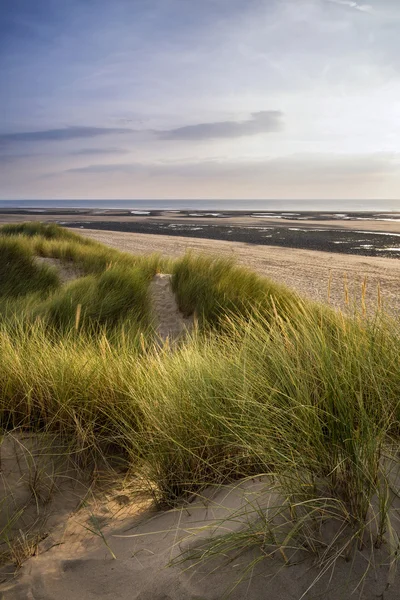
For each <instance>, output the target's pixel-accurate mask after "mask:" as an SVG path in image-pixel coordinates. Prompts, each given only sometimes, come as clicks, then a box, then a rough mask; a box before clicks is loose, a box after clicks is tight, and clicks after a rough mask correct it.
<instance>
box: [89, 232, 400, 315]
mask: <svg viewBox="0 0 400 600" xmlns="http://www.w3.org/2000/svg"><path fill="white" fill-rule="evenodd" d="M79 233H80V234H81V235H84V236H87V237H90V238H93V239H96V240H98V241H99V242H102V243H104V244H108V245H109V246H113V247H114V248H118V249H120V250H124V251H126V252H132V253H135V254H147V253H149V252H160V253H161V254H163V255H168V256H172V257H176V256H180V255H182V254H183V253H184V252H185V251H187V250H193V251H196V252H206V253H210V254H214V255H217V256H233V257H234V258H235V259H236V260H237V261H238V262H239V263H240V264H242V265H245V266H247V267H249V268H250V269H253V270H254V271H257V272H258V273H260V274H261V275H264V276H267V277H270V278H272V279H274V280H276V281H279V282H281V283H285V284H286V285H288V286H290V287H292V288H294V289H296V290H297V291H298V292H300V293H301V294H304V295H306V296H308V297H310V298H313V299H314V300H319V301H323V302H326V301H327V299H328V288H329V286H330V299H331V302H332V304H333V305H335V306H338V307H342V308H343V307H344V306H345V287H346V279H347V281H348V288H349V296H350V297H352V298H357V299H359V298H360V297H361V293H362V286H363V282H364V279H365V278H367V301H368V303H369V304H370V305H374V304H376V301H377V297H378V285H380V287H381V292H382V297H383V298H384V300H385V302H386V305H387V306H388V307H390V308H392V309H396V310H400V260H397V259H392V258H379V257H378V258H375V257H366V256H355V255H350V254H332V253H329V252H317V251H313V250H299V249H292V248H279V247H276V246H258V245H254V244H243V243H241V242H225V241H219V240H205V239H194V238H187V237H170V236H163V235H150V234H134V233H121V232H116V231H98V230H90V229H86V230H80V231H79ZM330 278H331V284H330V283H329V282H330Z"/></svg>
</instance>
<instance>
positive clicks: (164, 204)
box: [0, 199, 400, 212]
mask: <svg viewBox="0 0 400 600" xmlns="http://www.w3.org/2000/svg"><path fill="white" fill-rule="evenodd" d="M0 208H8V209H10V208H11V209H12V208H22V209H50V208H75V209H79V208H99V209H126V210H128V209H133V210H134V209H138V210H140V209H142V210H152V209H154V210H177V211H179V210H218V211H224V210H227V211H228V210H229V211H231V210H242V211H247V210H249V211H261V212H264V211H296V212H303V211H318V212H319V211H326V212H343V211H344V212H355V211H357V212H358V211H360V212H398V211H399V212H400V200H246V199H243V200H137V199H136V200H118V199H115V200H96V199H91V200H29V199H28V200H0Z"/></svg>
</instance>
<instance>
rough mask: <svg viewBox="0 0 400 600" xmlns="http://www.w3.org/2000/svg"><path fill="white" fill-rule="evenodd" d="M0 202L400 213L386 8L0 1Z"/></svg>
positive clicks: (311, 1) (385, 1)
mask: <svg viewBox="0 0 400 600" xmlns="http://www.w3.org/2000/svg"><path fill="white" fill-rule="evenodd" d="M0 72H1V74H2V85H1V86H0V197H1V198H3V199H14V198H15V199H19V198H113V197H114V198H246V197H248V198H318V199H320V198H326V199H334V198H339V199H340V198H395V199H396V198H398V197H399V189H400V154H399V150H400V148H399V144H400V141H399V140H400V2H398V1H397V0H369V2H368V3H367V2H364V1H362V0H359V2H355V1H354V2H353V1H352V0H240V1H239V0H202V1H201V2H197V1H196V2H195V1H192V0H113V2H111V1H109V0H80V1H78V0H69V1H68V2H61V0H36V1H35V2H33V1H32V0H12V1H11V0H3V1H2V2H1V3H0Z"/></svg>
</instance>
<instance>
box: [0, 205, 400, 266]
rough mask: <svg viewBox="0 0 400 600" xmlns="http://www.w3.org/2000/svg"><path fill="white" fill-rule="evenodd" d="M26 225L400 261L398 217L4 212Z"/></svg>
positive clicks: (2, 219) (6, 218) (3, 219)
mask: <svg viewBox="0 0 400 600" xmlns="http://www.w3.org/2000/svg"><path fill="white" fill-rule="evenodd" d="M334 217H335V218H334ZM24 221H44V222H55V223H58V224H59V225H62V226H65V227H71V228H75V229H80V230H84V229H97V230H103V231H115V232H126V233H133V234H141V235H142V234H147V235H169V236H173V237H189V238H193V239H206V240H223V241H228V242H235V243H247V244H255V245H264V246H279V247H283V248H297V249H302V250H315V251H322V252H329V253H335V254H336V253H338V254H346V255H359V256H370V257H385V258H400V214H399V213H320V212H318V213H317V212H313V213H311V212H302V213H279V212H274V213H272V212H271V213H252V212H250V211H224V212H213V213H210V212H206V211H195V212H189V211H156V210H153V211H151V210H149V211H138V210H136V211H126V210H125V211H121V210H117V209H115V210H93V209H79V210H77V209H73V210H65V209H49V210H44V209H43V210H41V209H32V210H26V209H21V210H19V211H16V210H13V211H10V210H5V209H2V210H1V209H0V224H2V223H8V222H24Z"/></svg>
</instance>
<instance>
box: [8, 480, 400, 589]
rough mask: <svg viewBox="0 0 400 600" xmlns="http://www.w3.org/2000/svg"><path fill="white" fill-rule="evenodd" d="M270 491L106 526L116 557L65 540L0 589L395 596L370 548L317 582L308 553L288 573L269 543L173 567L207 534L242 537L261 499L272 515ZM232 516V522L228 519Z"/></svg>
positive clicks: (210, 499)
mask: <svg viewBox="0 0 400 600" xmlns="http://www.w3.org/2000/svg"><path fill="white" fill-rule="evenodd" d="M263 486H264V490H263ZM265 486H266V482H264V483H262V482H248V483H246V484H240V485H238V486H229V487H225V488H222V489H221V490H220V491H219V492H218V493H217V494H215V493H214V492H213V491H212V490H208V493H206V494H205V496H204V497H203V499H201V500H199V501H197V502H195V503H193V504H190V505H188V506H187V507H184V508H181V509H177V510H173V511H169V512H164V513H161V512H160V513H157V514H155V515H154V514H153V515H151V514H149V515H148V518H143V515H142V516H141V518H138V517H136V518H130V519H126V520H125V521H124V522H122V523H120V524H119V527H118V528H115V527H114V529H111V530H110V529H107V528H105V529H104V530H103V533H104V535H105V538H106V539H107V542H108V544H109V546H110V548H112V551H113V552H114V554H115V557H116V558H115V559H113V558H112V557H111V555H110V553H109V551H108V550H107V548H106V546H105V545H104V543H103V542H102V541H101V540H100V539H99V537H96V538H94V539H92V540H91V541H90V542H89V541H87V543H85V544H81V546H80V547H77V546H76V544H75V545H71V544H70V543H67V540H64V542H65V543H61V544H60V545H55V546H53V548H52V549H51V550H49V551H48V552H43V553H41V554H39V556H38V557H36V558H33V559H31V560H29V561H28V562H27V563H26V564H25V565H24V566H23V568H22V570H21V572H20V574H19V576H18V578H17V581H14V582H11V583H9V584H7V585H5V586H0V597H1V598H6V599H7V600H23V599H31V600H39V599H40V600H95V599H97V598H101V599H102V600H222V599H223V598H225V597H226V596H225V593H226V592H227V591H229V590H232V593H231V595H229V596H228V598H229V599H231V600H242V599H244V598H246V599H247V600H300V599H301V598H306V599H308V600H311V599H313V600H317V599H319V600H322V599H324V600H346V599H349V598H357V599H360V598H361V599H362V600H376V599H377V598H381V599H383V600H396V599H397V598H398V583H399V581H398V578H396V576H394V577H393V576H392V574H391V573H390V570H389V569H388V568H387V567H385V566H381V563H382V562H383V561H384V560H385V558H386V560H387V556H386V557H385V551H386V550H385V548H384V549H383V550H380V551H375V555H374V559H375V564H374V565H372V564H371V565H370V566H371V568H370V570H369V571H368V572H367V571H366V568H367V565H368V562H370V559H371V555H370V554H369V552H370V550H368V549H365V550H364V551H362V552H356V554H355V556H354V560H353V561H348V562H346V561H345V560H344V559H339V560H338V561H337V563H336V566H335V568H334V569H329V572H327V573H326V574H325V576H324V577H322V579H321V580H319V581H316V579H318V574H319V571H318V569H317V568H316V567H315V564H314V561H315V557H313V555H310V554H308V553H307V552H305V551H304V550H303V551H300V550H297V551H296V552H295V553H294V554H293V552H292V551H291V550H290V549H287V556H288V557H290V556H291V564H290V565H289V566H285V565H284V562H283V558H282V555H281V554H280V553H279V552H275V553H274V552H272V554H270V552H271V551H272V548H270V547H269V546H268V544H266V546H265V549H264V550H265V554H264V555H262V554H261V552H260V551H259V550H256V549H254V550H251V551H249V552H248V553H246V554H240V553H236V555H235V554H233V555H232V556H231V559H230V560H227V559H226V558H225V559H222V558H218V559H212V560H211V561H210V562H209V563H204V562H200V563H198V564H197V565H196V564H193V563H191V562H185V563H184V564H182V565H179V566H173V567H171V566H170V562H171V560H173V559H176V558H177V557H179V556H181V555H182V552H185V551H188V550H189V551H190V550H193V549H195V548H196V547H197V548H198V547H199V544H201V543H204V541H205V540H207V539H209V537H210V535H211V533H212V534H213V535H214V536H215V535H216V533H218V534H222V533H227V532H228V531H232V530H237V529H239V528H240V527H242V526H243V523H246V522H248V520H251V518H252V512H251V511H252V508H251V507H252V506H254V503H255V501H256V499H258V501H259V502H262V505H263V506H264V507H265V508H264V510H265V511H266V513H268V515H269V516H270V517H273V514H274V508H273V507H274V505H275V503H276V502H277V500H279V497H278V496H277V495H276V494H274V493H271V492H270V491H268V487H265ZM268 506H269V508H268ZM235 513H236V517H235V518H234V519H233V520H232V519H231V520H229V521H226V520H225V521H224V519H226V518H227V517H229V516H230V515H232V514H235ZM238 514H240V517H238ZM268 554H270V555H269V556H268ZM260 558H261V559H262V558H263V560H261V561H260V562H259V564H258V565H257V566H256V567H254V568H253V569H251V570H250V571H249V572H248V573H247V575H246V576H245V578H244V579H243V580H242V581H240V580H241V578H243V576H244V567H245V566H246V565H248V564H249V562H250V561H251V560H253V559H260ZM232 559H233V560H232ZM216 567H218V568H216ZM330 578H332V579H331V581H330ZM360 582H361V583H360ZM314 583H315V585H313V584H314ZM359 583H360V585H359V586H358V584H359ZM310 586H311V589H310V590H309V588H310ZM357 586H358V587H357ZM232 588H233V589H232ZM308 590H309V591H308ZM354 590H356V591H355V593H354V595H353V592H354ZM2 592H3V594H4V595H3V596H2V595H1V593H2Z"/></svg>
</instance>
